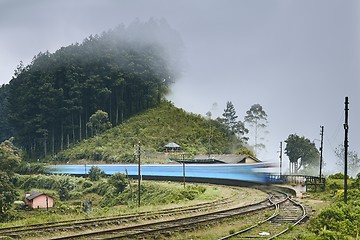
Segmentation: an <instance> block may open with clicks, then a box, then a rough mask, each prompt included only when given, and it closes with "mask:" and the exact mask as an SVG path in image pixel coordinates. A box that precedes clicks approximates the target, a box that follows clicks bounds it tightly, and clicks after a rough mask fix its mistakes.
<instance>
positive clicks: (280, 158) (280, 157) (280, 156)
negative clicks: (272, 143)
mask: <svg viewBox="0 0 360 240" xmlns="http://www.w3.org/2000/svg"><path fill="white" fill-rule="evenodd" d="M279 160H280V178H281V173H282V142H280V155H279Z"/></svg>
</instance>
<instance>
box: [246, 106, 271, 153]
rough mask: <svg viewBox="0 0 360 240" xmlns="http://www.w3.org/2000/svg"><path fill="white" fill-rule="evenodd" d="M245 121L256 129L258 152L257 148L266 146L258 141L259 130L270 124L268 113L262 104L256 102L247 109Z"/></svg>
mask: <svg viewBox="0 0 360 240" xmlns="http://www.w3.org/2000/svg"><path fill="white" fill-rule="evenodd" d="M245 123H247V124H248V125H249V126H251V127H252V128H253V129H254V152H255V154H257V149H263V148H265V145H264V144H263V143H259V141H258V138H259V134H260V133H259V131H260V130H265V128H266V127H267V124H268V121H267V114H266V112H265V111H264V109H263V107H262V106H261V105H260V104H254V105H252V106H251V107H250V109H249V110H248V111H246V116H245ZM265 133H266V132H265Z"/></svg>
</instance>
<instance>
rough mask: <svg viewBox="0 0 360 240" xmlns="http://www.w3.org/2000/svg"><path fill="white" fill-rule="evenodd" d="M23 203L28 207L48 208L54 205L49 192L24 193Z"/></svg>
mask: <svg viewBox="0 0 360 240" xmlns="http://www.w3.org/2000/svg"><path fill="white" fill-rule="evenodd" d="M25 204H26V206H28V207H29V208H33V209H34V208H50V207H53V206H54V198H53V197H52V196H50V195H49V194H46V193H42V192H38V191H31V192H29V193H26V194H25Z"/></svg>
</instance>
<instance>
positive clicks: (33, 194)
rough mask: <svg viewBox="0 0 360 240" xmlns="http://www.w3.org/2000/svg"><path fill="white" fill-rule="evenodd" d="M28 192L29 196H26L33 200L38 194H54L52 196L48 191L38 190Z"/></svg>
mask: <svg viewBox="0 0 360 240" xmlns="http://www.w3.org/2000/svg"><path fill="white" fill-rule="evenodd" d="M28 194H30V195H29V196H27V197H26V198H27V199H28V200H33V199H34V198H36V197H38V196H41V195H47V196H49V197H52V196H50V195H48V194H46V193H43V192H38V191H31V192H29V193H28Z"/></svg>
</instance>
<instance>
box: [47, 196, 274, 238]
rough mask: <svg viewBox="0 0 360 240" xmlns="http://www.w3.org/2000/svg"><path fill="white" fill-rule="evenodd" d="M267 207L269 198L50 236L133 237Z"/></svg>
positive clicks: (270, 205) (269, 205)
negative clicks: (202, 212)
mask: <svg viewBox="0 0 360 240" xmlns="http://www.w3.org/2000/svg"><path fill="white" fill-rule="evenodd" d="M269 207H273V205H272V204H269V198H267V199H266V200H263V201H260V202H257V203H254V204H249V205H246V206H241V207H236V208H231V209H226V210H220V211H215V212H210V213H205V214H199V215H196V216H190V217H184V218H179V219H174V220H165V221H160V222H153V223H146V224H139V225H134V226H130V227H119V228H112V229H105V230H100V231H94V232H89V233H80V234H74V235H68V236H62V237H55V238H51V240H60V239H61V240H63V239H79V238H87V239H88V238H89V237H92V236H96V237H97V238H98V237H99V236H104V235H105V236H106V235H107V234H114V233H116V232H119V233H122V235H117V236H110V237H101V239H120V238H128V237H134V236H137V235H144V234H149V233H153V232H160V231H165V230H170V229H175V228H181V227H187V226H189V225H194V224H201V223H205V222H210V221H214V220H220V219H224V218H229V217H234V216H237V215H241V214H245V213H250V212H254V211H259V210H261V209H266V208H269Z"/></svg>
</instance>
